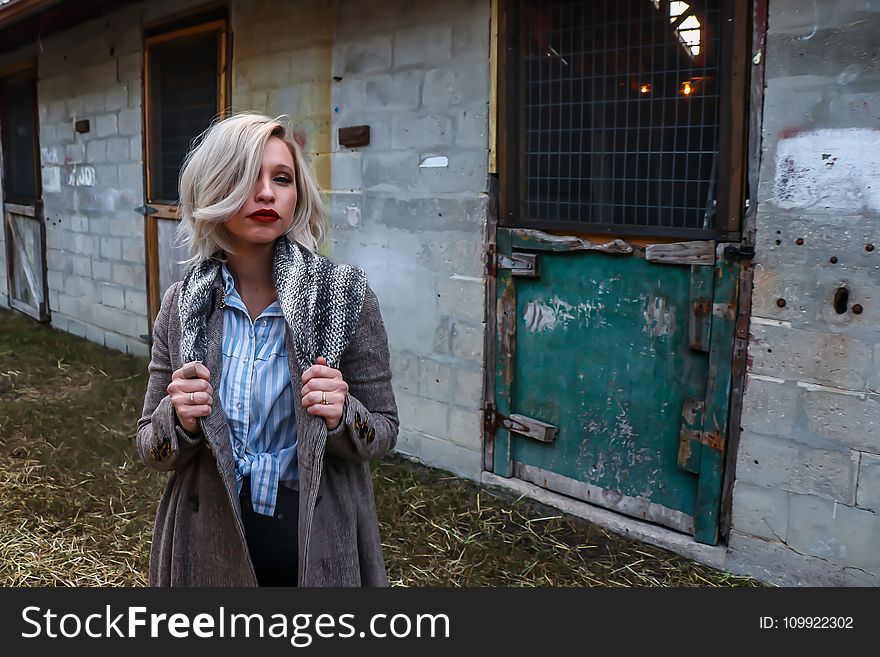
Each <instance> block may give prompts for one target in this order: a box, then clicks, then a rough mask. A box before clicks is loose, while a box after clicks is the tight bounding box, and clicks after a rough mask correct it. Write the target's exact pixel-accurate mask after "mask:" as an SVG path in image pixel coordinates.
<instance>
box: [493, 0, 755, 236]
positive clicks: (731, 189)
mask: <svg viewBox="0 0 880 657" xmlns="http://www.w3.org/2000/svg"><path fill="white" fill-rule="evenodd" d="M722 2H723V5H722V13H723V19H722V24H723V25H724V29H723V31H722V35H721V39H722V42H723V43H734V44H735V45H736V47H735V48H729V49H726V48H722V50H721V59H720V62H719V78H720V80H721V85H720V88H719V91H720V96H721V98H722V105H721V107H720V128H719V144H718V149H719V153H718V162H719V167H718V172H717V174H716V188H717V190H718V192H717V204H716V207H717V211H716V213H715V221H716V222H717V223H716V225H715V226H714V228H713V229H710V230H703V229H684V228H670V227H662V226H632V225H629V226H627V225H621V224H598V223H584V222H573V221H540V222H537V221H533V220H530V219H528V218H526V217H523V216H522V215H521V211H522V210H521V209H522V208H523V207H524V206H525V203H524V192H523V189H522V184H521V181H522V180H523V177H524V172H523V168H524V158H521V157H519V153H520V149H521V135H522V134H523V130H522V126H523V125H524V117H523V111H524V110H523V107H524V102H523V98H524V94H525V89H524V85H523V84H522V80H523V77H524V71H523V67H522V65H521V64H520V61H519V53H520V52H521V51H522V49H523V48H524V45H523V41H524V33H523V30H522V29H521V21H520V16H521V5H522V0H514V1H512V2H509V3H504V5H503V10H502V11H501V12H500V15H499V19H498V58H497V61H498V103H497V107H498V132H497V134H498V138H499V143H498V144H497V163H498V174H499V225H501V226H504V227H510V228H540V229H542V230H554V231H565V232H569V233H570V232H572V231H577V232H588V233H595V234H605V235H621V236H627V235H632V236H643V237H675V238H680V239H707V240H716V241H721V242H729V241H739V239H740V237H741V232H740V228H741V227H740V217H741V215H742V210H743V207H744V195H743V192H744V177H743V170H744V163H745V160H744V158H745V142H744V141H742V140H739V139H738V138H736V135H741V134H743V132H744V128H745V117H744V113H743V111H742V108H743V107H744V103H745V100H746V98H747V95H746V94H747V78H748V68H747V50H748V45H747V43H746V41H745V39H744V38H742V37H743V36H744V35H745V30H746V29H747V27H748V25H747V24H746V21H743V20H727V19H732V18H733V17H734V16H737V17H739V16H748V14H747V12H746V11H745V8H746V7H747V4H748V2H747V0H722ZM737 109H738V110H739V111H737ZM490 148H491V146H490ZM512 172H516V173H512ZM722 218H723V219H722Z"/></svg>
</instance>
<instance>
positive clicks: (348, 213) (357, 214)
mask: <svg viewBox="0 0 880 657" xmlns="http://www.w3.org/2000/svg"><path fill="white" fill-rule="evenodd" d="M345 218H346V220H347V221H348V224H349V225H350V226H357V225H358V224H359V223H360V222H361V209H360V208H359V207H358V206H356V205H346V206H345Z"/></svg>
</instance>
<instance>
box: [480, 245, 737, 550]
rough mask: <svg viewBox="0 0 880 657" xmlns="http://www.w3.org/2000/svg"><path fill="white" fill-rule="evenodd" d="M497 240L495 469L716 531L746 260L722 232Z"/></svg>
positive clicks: (712, 534) (682, 526)
mask: <svg viewBox="0 0 880 657" xmlns="http://www.w3.org/2000/svg"><path fill="white" fill-rule="evenodd" d="M497 239H498V254H499V256H500V257H499V258H498V263H499V268H498V270H497V306H496V315H497V333H496V354H495V364H496V370H495V390H496V394H495V407H494V412H495V418H494V419H495V424H496V426H497V431H496V434H495V441H494V468H495V473H496V474H499V475H501V476H506V477H509V476H516V477H518V478H520V479H524V480H527V481H531V482H533V483H536V484H539V485H541V486H544V487H546V488H549V489H553V490H556V491H558V492H561V493H565V494H567V495H571V496H573V497H577V498H580V499H584V500H587V501H589V502H592V503H595V504H598V505H601V506H604V507H607V508H610V509H614V510H617V511H620V512H622V513H625V514H628V515H632V516H636V517H639V518H643V519H646V520H649V521H652V522H656V523H660V524H663V525H666V526H669V527H672V528H674V529H677V530H679V531H683V532H687V533H692V534H694V535H695V536H696V538H697V539H698V540H701V541H703V542H706V543H714V542H715V541H716V536H717V526H718V508H719V499H720V491H721V478H722V465H723V447H724V443H725V440H724V439H725V435H726V431H727V430H726V426H727V417H728V398H729V390H730V370H731V362H732V356H733V353H732V352H733V332H734V318H735V316H736V313H735V310H736V309H735V301H736V299H737V298H738V290H737V272H738V267H737V266H736V265H735V264H732V263H730V262H728V261H727V260H725V259H723V258H716V257H715V250H716V246H715V243H714V242H705V243H692V244H689V245H679V244H663V245H657V246H655V247H649V248H648V249H640V248H638V247H635V248H633V247H631V246H629V245H627V244H626V243H625V242H622V241H620V240H618V241H612V242H610V243H608V244H606V245H598V244H592V243H590V242H588V241H587V240H582V239H579V238H574V237H573V238H569V239H564V238H562V239H560V238H559V237H558V236H550V235H547V234H546V233H542V232H540V231H534V230H522V229H520V230H517V229H512V230H509V229H499V233H498V238H497ZM597 247H598V248H597ZM646 252H647V256H646ZM525 256H528V257H525ZM524 262H526V263H527V268H525V267H523V266H522V264H523V263H524ZM690 263H694V264H690ZM508 267H510V268H508ZM491 410H492V409H490V412H491Z"/></svg>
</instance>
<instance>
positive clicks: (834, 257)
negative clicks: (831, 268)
mask: <svg viewBox="0 0 880 657" xmlns="http://www.w3.org/2000/svg"><path fill="white" fill-rule="evenodd" d="M830 261H831V264H832V265H836V264H837V256H831V258H830Z"/></svg>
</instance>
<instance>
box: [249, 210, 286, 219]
mask: <svg viewBox="0 0 880 657" xmlns="http://www.w3.org/2000/svg"><path fill="white" fill-rule="evenodd" d="M280 218H281V216H280V215H279V214H278V213H277V212H275V210H273V209H272V208H261V209H259V210H255V211H254V212H251V213H250V214H249V215H248V219H251V220H252V221H259V222H261V223H271V222H273V221H278V220H279V219H280Z"/></svg>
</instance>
